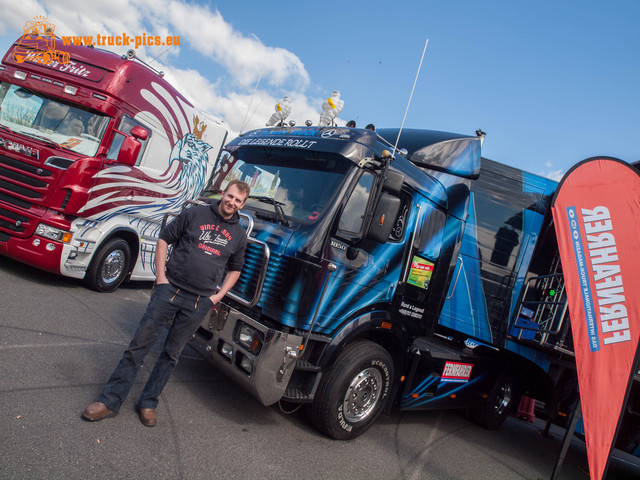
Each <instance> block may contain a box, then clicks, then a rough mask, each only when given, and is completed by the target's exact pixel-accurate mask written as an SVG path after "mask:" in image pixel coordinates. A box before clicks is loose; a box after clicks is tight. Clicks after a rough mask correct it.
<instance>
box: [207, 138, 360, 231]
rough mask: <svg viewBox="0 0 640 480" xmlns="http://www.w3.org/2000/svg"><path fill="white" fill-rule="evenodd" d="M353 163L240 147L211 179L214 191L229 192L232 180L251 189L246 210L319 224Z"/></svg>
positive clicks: (224, 157)
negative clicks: (227, 189)
mask: <svg viewBox="0 0 640 480" xmlns="http://www.w3.org/2000/svg"><path fill="white" fill-rule="evenodd" d="M352 165H353V164H352V163H351V162H349V161H348V160H346V159H345V158H343V157H341V156H339V155H336V154H331V153H326V152H310V151H299V150H293V151H292V150H285V149H280V150H279V149H253V148H252V149H239V150H236V151H235V152H227V151H225V152H223V154H222V156H221V157H220V162H219V164H218V168H217V169H216V172H215V173H214V175H213V178H212V181H211V187H210V188H211V189H212V190H224V188H225V187H226V185H227V184H228V183H229V182H230V181H232V180H236V179H237V180H242V181H245V182H247V183H248V184H249V186H250V187H251V197H250V198H249V199H247V203H246V206H247V207H249V208H251V209H254V210H262V211H267V212H270V213H273V218H274V220H277V219H279V218H280V217H281V215H285V216H286V217H287V219H290V220H294V221H297V222H300V223H313V222H315V221H316V220H317V219H318V218H319V217H320V215H322V213H323V212H324V210H325V209H326V207H327V206H328V205H330V204H331V200H332V198H333V197H334V195H335V194H336V191H337V190H338V187H339V186H340V184H341V182H342V180H343V178H344V176H345V174H346V172H347V171H348V170H349V168H350V167H351V166H352Z"/></svg>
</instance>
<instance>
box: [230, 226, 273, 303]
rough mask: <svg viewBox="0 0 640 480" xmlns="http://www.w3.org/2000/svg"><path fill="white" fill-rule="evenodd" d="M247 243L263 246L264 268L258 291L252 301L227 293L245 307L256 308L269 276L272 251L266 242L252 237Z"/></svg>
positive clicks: (257, 286)
mask: <svg viewBox="0 0 640 480" xmlns="http://www.w3.org/2000/svg"><path fill="white" fill-rule="evenodd" d="M247 243H251V244H254V245H262V247H263V250H262V268H261V269H260V276H259V277H258V283H257V285H256V290H255V292H254V293H253V298H252V299H251V300H245V299H244V298H242V297H240V296H239V295H236V294H235V293H233V292H227V295H226V296H227V297H229V298H231V299H233V300H235V301H236V302H238V303H240V304H241V305H244V306H245V307H249V308H251V307H255V306H256V304H257V303H258V301H259V300H260V295H262V287H264V280H265V278H266V276H267V269H268V267H269V259H270V258H271V250H270V249H269V245H267V244H266V243H265V242H263V241H260V240H256V239H255V238H252V237H247Z"/></svg>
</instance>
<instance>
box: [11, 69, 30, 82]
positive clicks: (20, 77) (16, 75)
mask: <svg viewBox="0 0 640 480" xmlns="http://www.w3.org/2000/svg"><path fill="white" fill-rule="evenodd" d="M13 76H14V78H17V79H18V80H26V79H27V73H26V72H22V71H20V70H16V71H15V72H13Z"/></svg>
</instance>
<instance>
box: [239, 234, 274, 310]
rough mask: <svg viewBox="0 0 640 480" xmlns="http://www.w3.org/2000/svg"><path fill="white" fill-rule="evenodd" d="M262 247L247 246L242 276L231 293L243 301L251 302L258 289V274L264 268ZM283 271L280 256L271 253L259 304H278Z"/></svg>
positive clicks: (258, 245)
mask: <svg viewBox="0 0 640 480" xmlns="http://www.w3.org/2000/svg"><path fill="white" fill-rule="evenodd" d="M264 249H265V247H264V245H262V244H260V243H252V242H251V241H250V242H249V244H248V245H247V251H246V253H245V259H244V267H243V268H242V274H241V275H240V278H239V279H238V281H237V282H236V284H235V285H234V287H233V289H232V290H231V293H233V294H234V295H237V296H238V297H241V298H243V299H245V300H248V301H249V300H251V299H252V298H253V296H254V294H255V291H256V289H257V288H258V282H259V280H260V274H261V273H262V270H263V268H264V265H263V258H264V257H263V254H264ZM283 271H284V262H283V259H282V255H280V254H276V253H273V252H271V255H270V257H269V264H268V265H267V270H266V275H265V280H264V284H263V288H262V295H261V296H260V303H261V304H265V303H266V304H276V305H279V302H280V284H281V283H280V282H281V279H282V274H283Z"/></svg>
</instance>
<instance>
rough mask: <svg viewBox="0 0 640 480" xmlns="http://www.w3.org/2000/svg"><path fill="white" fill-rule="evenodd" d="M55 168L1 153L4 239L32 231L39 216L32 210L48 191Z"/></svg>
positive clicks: (1, 229)
mask: <svg viewBox="0 0 640 480" xmlns="http://www.w3.org/2000/svg"><path fill="white" fill-rule="evenodd" d="M52 174H53V172H51V171H50V170H47V169H45V168H41V167H39V166H38V165H33V164H31V163H27V162H25V161H22V160H19V159H15V158H10V157H6V156H4V155H0V233H1V234H2V235H1V236H0V241H7V238H8V237H11V236H18V237H25V236H29V235H31V233H32V232H33V230H34V229H35V227H36V225H37V223H38V220H37V218H34V217H33V216H30V215H31V214H30V213H29V211H30V210H31V209H32V208H33V207H34V206H35V205H37V204H40V203H41V202H42V200H43V199H44V197H45V196H46V194H47V191H48V188H49V182H50V181H51V180H52V179H53V176H52Z"/></svg>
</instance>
